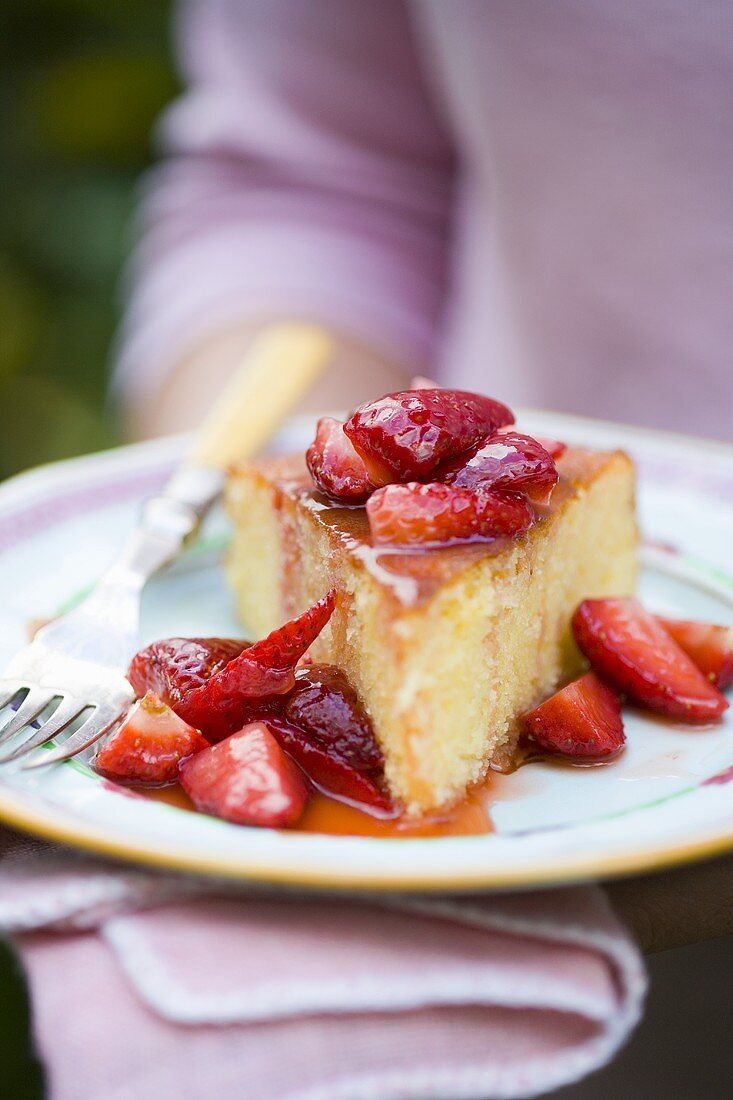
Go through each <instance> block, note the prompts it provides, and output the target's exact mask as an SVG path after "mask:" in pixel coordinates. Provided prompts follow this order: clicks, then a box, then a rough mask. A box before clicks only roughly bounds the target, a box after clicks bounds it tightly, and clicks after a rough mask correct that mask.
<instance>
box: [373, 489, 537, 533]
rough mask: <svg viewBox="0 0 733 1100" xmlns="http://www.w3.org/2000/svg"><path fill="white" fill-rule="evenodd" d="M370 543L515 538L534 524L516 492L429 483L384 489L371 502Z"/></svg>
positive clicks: (525, 501)
mask: <svg viewBox="0 0 733 1100" xmlns="http://www.w3.org/2000/svg"><path fill="white" fill-rule="evenodd" d="M367 515H368V516H369V524H370V527H371V532H372V541H373V542H374V543H375V544H377V545H382V544H388V545H391V546H410V545H429V544H432V545H435V544H439V543H446V542H454V541H456V540H461V539H463V540H465V539H477V538H496V537H499V536H514V535H518V534H521V532H523V531H526V530H527V528H528V527H529V526H530V525H531V523H532V520H533V519H534V514H533V512H532V508H531V506H530V504H529V503H528V501H527V500H526V499H525V497H523V496H519V495H518V494H517V493H503V492H493V491H489V492H481V493H474V492H472V491H471V490H470V489H458V488H454V487H453V486H452V485H442V484H440V483H438V482H428V484H427V485H422V484H420V483H418V482H409V483H408V484H407V485H386V486H385V487H384V488H383V489H378V490H377V491H376V493H374V494H373V495H372V496H371V497H370V498H369V500H368V501H367Z"/></svg>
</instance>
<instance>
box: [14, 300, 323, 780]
mask: <svg viewBox="0 0 733 1100" xmlns="http://www.w3.org/2000/svg"><path fill="white" fill-rule="evenodd" d="M331 352H332V341H331V339H330V337H329V336H328V334H327V333H326V332H325V331H324V330H323V329H321V328H318V327H317V326H314V325H309V324H305V323H297V322H292V323H282V324H277V325H272V326H270V327H268V328H266V329H264V330H263V331H262V332H261V333H260V335H259V336H258V337H257V338H256V340H255V341H254V342H253V344H252V346H251V349H250V351H249V353H248V355H247V357H246V359H245V362H244V363H243V364H242V366H241V368H240V369H239V371H238V372H237V373H236V375H235V377H234V378H233V379H232V381H231V383H230V384H229V385H228V386H227V387H225V389H224V391H223V392H222V394H221V395H220V397H219V398H218V400H217V401H216V403H215V404H214V406H213V408H212V409H211V411H210V413H209V414H208V416H207V417H206V419H205V421H204V424H203V425H202V427H201V428H200V430H199V431H198V432H197V434H196V437H195V439H194V442H193V446H192V448H191V449H190V451H189V452H188V454H187V456H186V457H185V458H184V459H183V460H182V461H181V463H180V464H179V466H178V467H177V468H176V470H175V471H174V473H173V475H172V477H171V478H170V480H169V481H168V483H167V484H166V486H165V487H164V488H163V490H162V492H161V493H160V494H158V495H156V496H154V497H151V498H150V499H149V500H147V501H146V502H145V504H144V506H143V511H142V516H141V520H140V524H139V526H138V528H137V529H136V530H135V532H134V533H133V534H132V536H131V537H130V539H129V541H128V542H127V543H126V545H125V546H124V547H123V549H122V552H121V553H120V555H119V557H118V559H117V560H116V562H115V563H114V564H113V565H112V567H111V568H110V569H109V570H108V571H107V572H106V573H105V574H104V575H103V576H102V578H101V579H100V580H99V581H98V583H97V584H96V585H95V587H94V588H93V590H92V591H91V593H90V594H89V595H88V596H87V597H86V599H85V600H84V601H83V602H82V603H81V604H79V605H78V606H77V607H76V608H75V609H74V610H72V611H70V612H69V613H68V614H66V615H64V616H63V617H62V618H59V619H56V620H55V621H53V622H51V623H50V624H48V625H47V626H44V627H42V628H41V629H40V630H39V631H38V632H37V633H36V635H35V637H34V639H33V641H32V642H31V643H30V645H27V646H25V647H24V648H23V649H21V650H20V651H19V652H18V653H16V655H15V656H14V657H13V659H12V660H11V662H10V664H9V665H8V667H7V669H6V670H5V674H4V676H3V677H2V679H0V711H1V712H2V714H4V715H5V716H6V718H7V720H6V721H5V723H4V724H2V723H3V717H2V714H0V764H9V763H10V762H11V761H17V760H20V759H21V758H26V757H28V755H29V754H33V755H32V756H30V759H24V762H23V763H22V764H21V765H20V767H21V769H22V770H26V769H30V768H37V767H45V766H47V765H48V764H53V763H58V762H59V761H63V760H68V759H70V758H71V757H72V756H75V755H76V754H77V753H80V752H82V751H83V750H84V749H86V748H89V746H91V745H92V744H94V742H95V741H98V740H99V739H100V738H101V737H103V736H104V735H105V734H106V733H108V732H110V731H111V730H112V729H113V728H114V726H115V725H116V724H117V723H118V722H119V720H120V718H121V717H122V715H123V714H124V713H125V711H126V710H127V709H128V707H129V706H130V704H131V703H132V702H133V700H134V692H133V690H132V687H131V686H130V684H129V682H128V680H127V678H126V675H125V670H126V669H127V667H128V665H129V662H130V659H131V657H132V656H133V654H134V653H135V651H136V650H137V648H138V630H139V621H140V600H141V596H142V590H143V587H144V585H145V583H146V581H147V580H149V578H150V577H151V576H152V575H153V574H154V573H155V572H157V570H158V569H160V568H161V566H163V565H165V564H166V563H167V562H169V561H171V560H172V559H173V558H174V557H175V556H176V555H177V554H178V552H179V551H180V550H181V548H182V547H183V544H184V542H185V541H186V540H187V539H188V538H189V537H190V536H191V535H192V534H193V532H195V531H196V529H197V528H198V526H199V524H200V523H201V520H202V519H203V518H204V516H205V515H206V513H207V511H208V510H209V508H210V507H211V505H212V504H213V503H214V501H215V500H216V499H217V497H218V496H219V495H220V493H221V491H222V488H223V485H224V479H225V474H226V469H227V467H228V466H229V465H230V464H231V463H233V462H236V461H239V460H242V459H245V458H248V457H251V456H252V455H253V454H254V453H256V451H257V450H259V448H260V447H261V446H262V445H263V444H264V443H265V442H266V441H267V439H268V438H269V437H270V435H271V434H272V432H273V431H274V430H275V428H276V427H277V426H278V425H279V424H280V422H281V421H282V420H283V419H284V417H285V416H286V414H287V413H288V412H289V411H290V410H291V409H292V408H293V407H294V406H295V404H296V403H297V401H298V400H299V398H300V397H301V396H302V395H303V394H304V393H305V392H306V390H307V389H308V388H309V387H310V386H311V385H312V383H313V382H314V381H315V380H316V378H317V377H318V376H319V374H320V373H321V372H322V371H323V370H324V369H325V367H326V365H327V363H328V362H329V360H330V358H331ZM8 708H11V709H10V711H9V710H8ZM8 714H9V715H10V716H9V717H8ZM72 727H75V728H72ZM64 733H65V734H66V735H67V736H66V738H65V740H63V741H62V742H61V743H60V744H58V745H55V746H54V747H53V748H50V749H46V750H44V751H43V752H40V753H35V754H34V750H35V749H39V748H40V747H41V746H43V745H45V744H46V742H48V741H50V740H51V739H52V738H56V737H58V736H59V735H60V734H64Z"/></svg>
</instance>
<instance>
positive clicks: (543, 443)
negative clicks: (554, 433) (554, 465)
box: [534, 435, 568, 459]
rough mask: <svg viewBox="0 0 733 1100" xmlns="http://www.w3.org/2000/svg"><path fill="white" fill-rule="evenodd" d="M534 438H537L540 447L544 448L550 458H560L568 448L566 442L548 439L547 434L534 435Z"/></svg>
mask: <svg viewBox="0 0 733 1100" xmlns="http://www.w3.org/2000/svg"><path fill="white" fill-rule="evenodd" d="M534 438H535V439H536V440H537V442H538V443H539V445H540V447H544V448H545V450H546V451H547V453H548V455H549V456H550V458H554V459H558V458H562V456H563V455H564V454H565V452H566V451H567V449H568V445H567V443H561V442H560V440H559V439H550V438H549V436H546V435H536V436H535V437H534Z"/></svg>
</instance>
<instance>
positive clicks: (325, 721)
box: [283, 665, 384, 777]
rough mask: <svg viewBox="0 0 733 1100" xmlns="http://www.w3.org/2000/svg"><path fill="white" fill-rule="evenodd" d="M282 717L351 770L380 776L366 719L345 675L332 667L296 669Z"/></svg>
mask: <svg viewBox="0 0 733 1100" xmlns="http://www.w3.org/2000/svg"><path fill="white" fill-rule="evenodd" d="M283 717H284V718H285V719H286V720H287V721H288V722H290V723H291V724H292V725H294V726H298V727H299V728H300V729H302V730H303V731H304V733H306V734H308V735H309V737H311V738H314V739H315V740H317V741H319V742H320V743H321V744H322V745H324V746H325V747H326V748H327V749H329V751H330V752H332V753H334V754H335V755H336V756H339V757H341V758H342V759H344V760H346V761H347V762H348V763H350V764H352V765H353V767H355V768H358V769H360V770H361V771H363V772H368V773H373V774H374V775H375V777H380V776H381V775H382V773H383V771H384V757H383V756H382V750H381V749H380V747H379V744H378V743H377V739H376V737H375V736H374V730H373V728H372V724H371V722H370V721H369V716H368V715H367V714H366V712H365V711H364V708H363V707H362V705H361V702H360V700H359V696H358V695H357V693H356V691H355V690H354V688H353V687H352V686H351V683H350V682H349V680H348V678H347V676H346V674H345V673H344V672H342V671H341V669H340V668H336V666H335V665H310V666H308V667H307V668H299V669H298V670H297V671H296V673H295V687H294V688H293V690H292V691H291V692H290V694H289V695H288V697H287V699H286V701H285V708H284V710H283Z"/></svg>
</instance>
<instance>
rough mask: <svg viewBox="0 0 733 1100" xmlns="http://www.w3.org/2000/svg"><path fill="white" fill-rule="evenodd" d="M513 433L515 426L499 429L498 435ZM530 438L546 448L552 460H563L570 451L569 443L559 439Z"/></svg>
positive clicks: (544, 436)
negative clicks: (568, 450)
mask: <svg viewBox="0 0 733 1100" xmlns="http://www.w3.org/2000/svg"><path fill="white" fill-rule="evenodd" d="M513 431H514V425H513V424H510V425H508V426H507V427H504V428H498V429H497V432H496V434H497V435H506V434H507V432H513ZM530 438H531V439H534V441H535V442H536V443H539V445H540V447H544V449H545V450H546V451H547V453H548V455H549V456H550V458H562V456H563V455H564V454H565V452H566V451H567V449H568V445H567V443H561V442H560V441H559V440H558V439H550V437H549V436H547V435H533V436H531V437H530Z"/></svg>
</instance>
